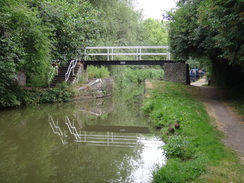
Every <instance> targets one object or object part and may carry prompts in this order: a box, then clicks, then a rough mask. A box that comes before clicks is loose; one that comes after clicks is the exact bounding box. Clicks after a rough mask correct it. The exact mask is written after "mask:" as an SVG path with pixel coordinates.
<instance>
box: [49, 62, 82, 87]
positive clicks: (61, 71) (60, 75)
mask: <svg viewBox="0 0 244 183" xmlns="http://www.w3.org/2000/svg"><path fill="white" fill-rule="evenodd" d="M68 68H69V65H67V66H63V67H59V68H58V72H57V74H56V75H55V76H54V78H53V80H52V82H51V83H50V87H51V88H53V87H55V86H57V84H59V83H62V82H65V74H66V73H67V71H68ZM78 70H79V66H78V65H76V66H75V67H74V74H73V73H72V72H71V74H70V76H69V78H68V80H67V81H66V83H68V84H71V83H72V82H73V81H74V80H75V79H76V74H77V72H78Z"/></svg>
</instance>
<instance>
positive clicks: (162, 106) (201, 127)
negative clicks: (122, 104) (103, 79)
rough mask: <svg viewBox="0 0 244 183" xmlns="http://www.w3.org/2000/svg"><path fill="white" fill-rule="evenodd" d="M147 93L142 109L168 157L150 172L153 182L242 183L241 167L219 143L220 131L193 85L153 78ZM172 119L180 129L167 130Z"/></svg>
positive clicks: (243, 179)
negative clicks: (153, 171) (160, 136)
mask: <svg viewBox="0 0 244 183" xmlns="http://www.w3.org/2000/svg"><path fill="white" fill-rule="evenodd" d="M148 93H149V95H150V97H149V98H148V99H147V100H146V101H145V102H144V106H143V107H142V109H143V110H144V111H145V113H146V114H147V115H148V116H149V117H150V120H151V122H152V123H153V124H154V125H155V127H156V128H158V129H160V131H161V134H162V138H163V139H164V141H165V142H166V145H165V146H164V147H163V148H164V150H165V154H166V156H167V158H168V160H167V163H166V165H165V166H164V167H162V168H161V169H159V170H158V171H157V172H155V173H154V182H155V183H158V182H160V183H161V182H170V183H172V182H175V183H183V182H244V177H243V175H242V172H243V171H244V167H243V166H242V165H240V164H239V162H238V158H237V156H236V154H235V153H233V152H232V151H230V150H229V149H227V148H226V147H225V146H224V145H223V144H222V143H221V137H222V134H221V133H220V132H219V131H218V130H217V129H216V127H214V125H213V121H211V119H210V118H209V116H208V114H207V112H206V110H205V108H204V106H203V104H202V103H201V102H199V101H197V100H196V97H195V96H197V95H198V90H197V88H195V87H192V86H185V85H181V84H177V83H171V82H162V81H154V82H153V89H150V90H149V91H148ZM176 121H179V124H180V128H179V129H178V130H176V129H175V131H174V133H172V132H169V131H168V129H169V127H174V125H175V123H176Z"/></svg>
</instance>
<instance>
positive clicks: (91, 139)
mask: <svg viewBox="0 0 244 183" xmlns="http://www.w3.org/2000/svg"><path fill="white" fill-rule="evenodd" d="M142 100H143V88H140V89H134V90H130V91H128V92H127V93H123V94H115V95H114V96H113V97H109V98H103V99H96V100H84V101H75V102H70V103H62V104H60V103H59V104H45V105H34V106H28V107H20V108H16V109H6V110H1V111H0V148H1V151H0V157H1V161H0V182H1V183H8V182H9V183H10V182H11V183H14V182H16V183H17V182H18V183H21V182H23V183H32V182H35V183H39V182H40V183H52V182H53V183H54V182H55V183H56V182H65V183H78V182H79V183H83V182H84V183H117V182H118V183H121V182H122V183H132V182H135V183H148V182H151V181H152V173H153V171H155V170H156V169H157V168H158V167H160V166H163V164H164V163H165V161H166V159H165V156H164V155H163V150H162V146H163V145H164V143H163V142H162V141H161V139H160V138H159V137H157V135H156V132H155V131H154V129H153V128H152V126H150V123H148V119H147V118H146V117H145V116H144V115H143V113H142V111H141V110H140V107H141V104H142Z"/></svg>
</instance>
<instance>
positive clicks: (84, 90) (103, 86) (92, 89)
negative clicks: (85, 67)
mask: <svg viewBox="0 0 244 183" xmlns="http://www.w3.org/2000/svg"><path fill="white" fill-rule="evenodd" d="M113 87H114V80H113V78H98V79H93V80H91V81H90V82H89V83H87V84H86V85H85V86H82V87H78V88H77V91H78V92H77V94H76V95H75V97H74V100H79V99H93V98H103V97H108V96H111V95H112V91H113Z"/></svg>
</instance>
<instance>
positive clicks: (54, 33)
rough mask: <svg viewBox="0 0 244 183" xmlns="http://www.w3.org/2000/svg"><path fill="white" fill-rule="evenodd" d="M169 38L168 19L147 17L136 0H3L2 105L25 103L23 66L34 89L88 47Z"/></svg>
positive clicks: (159, 41) (0, 5)
mask: <svg viewBox="0 0 244 183" xmlns="http://www.w3.org/2000/svg"><path fill="white" fill-rule="evenodd" d="M166 40H167V31H166V28H165V27H163V26H162V22H160V21H156V20H145V21H144V20H143V19H142V14H141V12H140V11H135V10H134V0H109V1H108V0H106V1H105V0H101V1H97V0H96V1H94V0H4V1H0V45H1V46H0V96H1V97H0V98H1V99H0V106H15V105H18V104H19V102H16V100H15V99H16V97H17V96H16V93H15V92H14V89H15V86H16V79H17V74H16V73H17V71H19V70H21V71H25V73H26V76H27V86H28V87H47V86H48V73H49V71H50V70H51V69H50V67H51V63H53V62H59V63H61V65H64V64H66V63H67V62H68V60H69V59H70V58H74V57H82V54H83V48H84V47H86V46H113V45H115V46H132V45H161V44H164V43H166ZM106 75H107V74H106ZM95 77H98V76H95Z"/></svg>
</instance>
